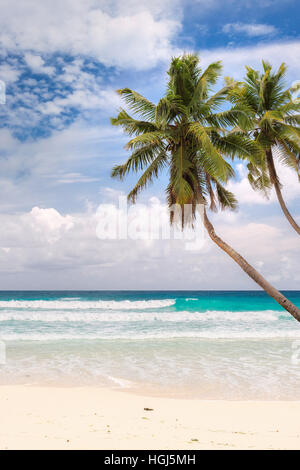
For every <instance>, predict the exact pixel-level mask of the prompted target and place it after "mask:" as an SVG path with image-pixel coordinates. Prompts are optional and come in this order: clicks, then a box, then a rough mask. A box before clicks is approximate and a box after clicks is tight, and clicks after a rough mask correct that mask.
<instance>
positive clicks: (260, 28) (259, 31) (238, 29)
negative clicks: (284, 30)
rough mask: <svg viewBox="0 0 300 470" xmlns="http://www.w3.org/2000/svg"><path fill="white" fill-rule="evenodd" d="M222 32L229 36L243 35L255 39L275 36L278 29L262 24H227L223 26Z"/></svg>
mask: <svg viewBox="0 0 300 470" xmlns="http://www.w3.org/2000/svg"><path fill="white" fill-rule="evenodd" d="M222 31H223V32H224V33H229V34H236V33H241V34H246V35H247V36H251V37H254V36H268V35H272V34H275V33H276V32H277V28H275V26H272V25H269V24H261V23H227V24H225V25H224V26H223V28H222Z"/></svg>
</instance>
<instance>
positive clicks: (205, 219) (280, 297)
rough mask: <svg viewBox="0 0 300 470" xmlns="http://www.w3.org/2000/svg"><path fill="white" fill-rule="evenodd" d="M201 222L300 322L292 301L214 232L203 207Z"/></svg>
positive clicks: (234, 258)
mask: <svg viewBox="0 0 300 470" xmlns="http://www.w3.org/2000/svg"><path fill="white" fill-rule="evenodd" d="M203 223H204V226H205V228H206V230H207V232H208V235H209V236H210V238H211V239H212V241H213V242H214V243H216V244H217V245H218V246H219V247H220V248H221V249H222V250H223V251H225V253H227V254H228V255H229V256H230V257H231V258H232V259H233V260H234V261H235V262H236V263H237V264H238V265H239V266H240V267H241V268H242V270H243V271H245V273H246V274H248V276H249V277H251V279H253V281H255V282H256V283H257V284H258V285H259V286H260V287H262V288H263V289H264V291H265V292H267V294H269V295H270V296H271V297H273V299H274V300H276V302H278V303H279V304H280V305H281V306H282V307H283V308H284V309H285V310H287V311H288V312H289V313H290V314H291V315H293V317H294V318H296V320H298V321H299V322H300V309H299V308H298V307H296V305H294V304H293V303H292V302H290V301H289V300H288V299H287V298H286V297H285V296H284V295H282V294H281V293H280V292H279V291H278V290H277V289H275V287H273V286H272V285H271V284H269V282H268V281H266V279H265V278H264V277H263V276H262V275H261V274H259V272H258V271H256V269H255V268H253V267H252V266H251V265H250V264H249V263H248V262H247V261H246V260H245V259H244V258H243V257H242V256H241V255H240V254H239V253H237V251H235V250H234V249H233V248H231V246H229V245H228V244H227V243H226V242H224V241H223V240H222V239H221V238H220V237H219V236H218V235H217V234H216V232H215V229H214V227H213V225H212V223H211V222H210V221H209V219H208V217H207V214H206V210H205V208H204V214H203Z"/></svg>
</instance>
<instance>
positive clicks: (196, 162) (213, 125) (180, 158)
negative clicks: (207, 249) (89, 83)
mask: <svg viewBox="0 0 300 470" xmlns="http://www.w3.org/2000/svg"><path fill="white" fill-rule="evenodd" d="M220 73H221V64H220V62H215V63H212V64H210V65H209V66H208V67H207V69H206V70H204V71H203V72H202V71H201V69H200V68H199V59H198V57H197V56H195V55H184V56H182V57H178V58H174V59H173V60H172V62H171V66H170V69H169V71H168V76H169V80H168V86H167V92H166V94H165V96H164V97H163V98H162V99H161V100H160V101H159V103H158V104H157V105H155V104H154V103H152V102H151V101H149V100H147V99H146V98H144V97H143V96H142V95H140V94H139V93H137V92H135V91H132V90H130V89H129V88H124V89H121V90H118V93H119V94H120V95H121V97H122V98H123V99H124V101H125V103H126V104H127V106H128V107H129V108H130V109H131V111H132V112H133V113H134V114H135V115H136V118H135V117H132V116H130V115H129V114H128V113H127V111H126V110H125V109H121V110H120V113H119V115H118V116H117V117H116V118H112V119H111V122H112V124H113V125H116V126H121V127H122V128H123V130H124V131H125V132H126V133H127V134H129V135H130V136H131V139H130V140H129V142H128V143H127V145H126V148H127V149H128V150H130V151H131V152H132V153H131V155H130V157H129V158H128V160H127V161H126V163H124V164H123V165H117V166H115V167H114V168H113V170H112V177H117V178H119V179H121V180H122V179H123V178H124V177H125V176H126V175H127V174H128V173H129V172H131V171H133V172H138V171H142V172H143V173H142V175H141V176H140V178H139V179H138V181H137V183H136V185H135V186H134V188H133V189H132V190H131V191H130V193H129V195H128V199H129V201H131V202H135V201H136V198H137V196H138V194H139V193H140V191H141V190H143V189H144V188H146V187H147V185H148V184H149V183H151V182H152V181H153V179H154V178H156V177H158V175H159V173H160V172H161V170H163V169H168V171H169V184H168V187H167V189H166V193H167V200H168V205H169V207H170V208H172V207H173V205H174V204H178V205H179V206H180V207H181V208H182V219H181V224H182V228H183V227H184V224H185V223H186V222H188V223H190V222H191V223H192V221H193V218H195V216H196V207H197V205H198V204H202V205H204V213H203V223H204V225H205V227H206V229H207V232H208V234H209V236H210V238H211V239H212V241H213V242H215V243H216V244H217V245H218V246H219V247H220V248H221V249H222V250H223V251H225V252H226V253H227V254H228V255H229V256H230V257H231V258H232V259H233V260H234V261H235V262H236V263H238V264H239V266H240V267H241V268H242V269H243V270H244V271H245V272H246V273H247V274H248V275H249V276H250V277H251V278H252V279H253V280H254V281H255V282H257V284H259V285H260V286H261V287H262V288H263V289H264V290H265V291H266V292H267V293H268V294H269V295H270V296H272V297H273V298H274V299H275V300H276V301H277V302H278V303H279V304H280V305H281V306H282V307H284V308H285V309H286V310H288V311H289V312H290V313H291V314H292V315H293V316H294V317H295V318H296V319H297V320H298V321H300V310H299V309H298V308H297V307H296V306H295V305H293V304H292V303H291V302H290V301H289V300H288V299H287V298H285V297H284V296H283V295H282V294H281V293H280V292H278V291H277V290H276V289H275V288H274V287H273V286H271V285H270V284H269V283H268V282H267V281H266V280H265V279H264V278H263V277H262V276H261V275H260V274H259V273H258V272H257V271H256V270H255V269H254V268H253V267H252V266H251V265H250V264H249V263H248V262H247V261H246V260H245V259H244V258H243V257H242V256H241V255H240V254H239V253H237V252H236V251H235V250H234V249H233V248H231V247H230V246H229V245H228V244H227V243H225V242H224V241H223V240H222V239H221V238H220V237H219V236H218V235H217V234H216V233H215V230H214V228H213V226H212V224H211V222H210V221H209V219H208V216H207V212H206V206H207V204H208V203H209V208H210V209H211V210H216V209H217V205H218V206H219V207H220V208H221V209H225V208H229V209H235V208H236V206H237V201H236V199H235V197H234V195H233V194H232V193H231V192H229V191H228V190H227V189H226V187H225V184H226V182H227V181H228V179H229V178H231V177H232V176H233V175H234V170H233V168H232V166H231V165H230V164H229V163H228V161H226V160H225V158H224V157H223V155H226V156H229V157H230V158H234V157H239V158H242V159H247V160H248V161H249V162H251V163H252V164H253V165H254V166H257V167H259V166H261V165H262V155H263V153H262V150H261V148H260V146H259V145H257V143H256V142H254V141H253V140H251V139H250V138H248V137H247V136H245V135H243V134H242V133H237V132H229V131H228V130H226V128H228V127H229V126H237V123H238V122H241V120H244V121H245V125H246V123H247V119H248V118H247V114H246V113H245V112H244V110H243V107H242V106H233V107H232V108H231V109H229V110H225V111H219V107H220V106H221V105H222V104H223V102H224V100H225V99H226V96H227V94H228V92H229V90H231V89H232V88H233V87H234V86H235V83H234V82H230V81H228V82H227V83H226V85H225V86H224V87H223V88H222V89H221V90H219V91H218V92H217V93H215V94H212V92H211V87H212V86H213V85H215V83H216V81H217V79H218V77H219V76H220ZM187 204H188V205H189V207H192V211H190V212H191V214H190V219H189V220H186V217H185V212H184V207H185V205H187ZM173 216H174V213H173V212H172V211H171V213H170V218H171V223H172V222H173Z"/></svg>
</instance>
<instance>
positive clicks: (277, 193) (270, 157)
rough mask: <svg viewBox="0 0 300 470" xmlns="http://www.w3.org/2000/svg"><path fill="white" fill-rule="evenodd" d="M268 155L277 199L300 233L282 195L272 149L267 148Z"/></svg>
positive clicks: (288, 218)
mask: <svg viewBox="0 0 300 470" xmlns="http://www.w3.org/2000/svg"><path fill="white" fill-rule="evenodd" d="M266 155H267V162H268V168H269V173H270V179H271V183H273V185H274V188H275V191H276V195H277V199H278V201H279V204H280V207H281V209H282V212H283V213H284V215H285V216H286V218H287V220H288V221H289V223H290V224H291V226H292V227H293V229H295V230H296V232H297V233H298V234H299V235H300V227H299V225H298V224H297V222H296V221H295V220H294V219H293V217H292V216H291V214H290V212H289V210H288V208H287V207H286V205H285V202H284V199H283V197H282V193H281V189H280V183H279V180H278V176H277V173H276V168H275V165H274V160H273V155H272V150H267V151H266Z"/></svg>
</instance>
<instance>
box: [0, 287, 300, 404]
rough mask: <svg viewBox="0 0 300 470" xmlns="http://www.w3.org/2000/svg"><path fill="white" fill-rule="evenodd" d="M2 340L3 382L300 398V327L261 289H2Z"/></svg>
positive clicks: (297, 294) (299, 297)
mask: <svg viewBox="0 0 300 470" xmlns="http://www.w3.org/2000/svg"><path fill="white" fill-rule="evenodd" d="M285 294H286V295H287V296H288V298H289V299H290V300H291V301H293V302H294V303H295V304H296V305H298V306H300V291H292V292H285ZM0 341H2V343H1V344H2V346H3V347H5V348H6V362H5V363H3V364H0V384H27V385H34V384H39V385H56V386H74V385H76V386H85V385H89V386H100V387H111V388H115V389H120V390H132V391H134V392H136V393H140V392H143V393H149V394H153V395H168V396H174V397H175V396H176V397H187V398H203V399H230V400H237V399H247V400H248V399H249V400H261V399H262V400H277V399H278V400H284V399H286V400H300V324H299V323H298V322H297V321H296V320H294V319H293V317H292V316H291V315H290V314H288V313H287V312H286V311H285V310H283V309H281V308H280V307H279V305H278V304H277V303H276V302H275V301H273V300H272V299H271V298H269V297H268V296H267V295H266V294H265V293H264V292H259V291H187V292H186V291H185V292H184V291H163V292H162V291H146V292H143V291H24V292H21V291H15V292H13V291H7V292H5V291H2V292H0ZM2 362H4V361H2Z"/></svg>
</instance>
